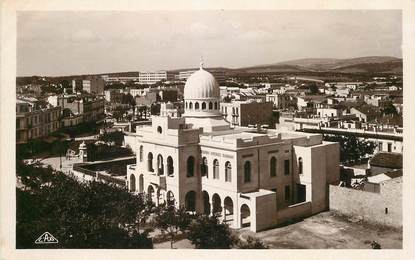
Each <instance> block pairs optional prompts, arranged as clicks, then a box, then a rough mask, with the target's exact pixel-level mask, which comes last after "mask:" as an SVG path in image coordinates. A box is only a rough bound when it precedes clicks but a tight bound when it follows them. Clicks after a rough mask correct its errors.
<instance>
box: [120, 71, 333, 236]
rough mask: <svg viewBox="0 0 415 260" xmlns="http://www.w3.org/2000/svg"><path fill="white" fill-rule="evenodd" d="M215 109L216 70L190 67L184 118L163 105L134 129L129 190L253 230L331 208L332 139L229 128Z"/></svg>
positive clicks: (216, 97) (129, 169)
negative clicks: (157, 113) (146, 123)
mask: <svg viewBox="0 0 415 260" xmlns="http://www.w3.org/2000/svg"><path fill="white" fill-rule="evenodd" d="M271 106H272V104H271ZM220 107H221V105H220V95H219V86H218V83H217V82H216V80H215V78H214V77H213V75H212V74H210V73H209V72H207V71H205V70H204V69H203V68H201V69H200V70H198V71H197V72H195V73H193V74H192V75H191V76H190V77H189V78H188V79H187V81H186V85H185V89H184V111H185V113H184V115H183V116H182V117H177V116H175V114H173V113H170V112H169V111H168V109H167V108H168V107H167V106H166V107H163V108H165V110H166V111H162V112H161V113H160V114H161V116H153V117H152V124H151V125H149V126H142V127H137V128H136V134H135V136H136V142H135V144H136V147H137V148H136V149H137V153H136V154H137V162H136V164H134V165H129V166H128V167H127V180H128V181H127V185H128V189H129V190H130V191H131V192H140V193H146V194H147V195H149V196H150V197H151V198H152V200H153V201H154V202H155V203H156V204H162V203H171V204H173V205H176V206H177V207H178V206H183V207H185V208H186V209H187V210H188V211H192V212H197V213H205V214H218V215H219V216H220V218H221V219H222V220H223V221H224V222H226V223H228V224H229V225H230V226H231V227H234V228H240V227H245V226H250V229H251V230H252V231H254V232H256V231H259V230H263V229H267V228H270V227H272V226H274V225H276V224H280V223H284V222H286V221H289V220H291V219H293V218H299V217H305V216H309V215H311V214H315V213H318V212H321V211H323V210H326V209H327V208H328V193H327V190H328V184H331V183H337V182H338V180H339V146H338V144H337V143H330V142H323V141H322V136H321V135H319V134H305V133H297V132H280V131H276V130H268V131H266V132H264V131H253V130H252V129H250V128H244V127H235V128H231V127H230V124H229V123H228V122H226V121H225V120H224V119H223V116H222V113H221V110H220Z"/></svg>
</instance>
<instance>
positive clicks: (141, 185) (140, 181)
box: [138, 174, 144, 193]
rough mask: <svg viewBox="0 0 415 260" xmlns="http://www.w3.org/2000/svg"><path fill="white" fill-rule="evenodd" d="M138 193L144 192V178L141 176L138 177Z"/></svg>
mask: <svg viewBox="0 0 415 260" xmlns="http://www.w3.org/2000/svg"><path fill="white" fill-rule="evenodd" d="M138 191H139V192H140V193H143V192H144V176H143V175H142V174H140V177H138Z"/></svg>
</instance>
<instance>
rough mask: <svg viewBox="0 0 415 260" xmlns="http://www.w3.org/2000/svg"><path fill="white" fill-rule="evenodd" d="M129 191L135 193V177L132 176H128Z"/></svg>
mask: <svg viewBox="0 0 415 260" xmlns="http://www.w3.org/2000/svg"><path fill="white" fill-rule="evenodd" d="M130 191H132V192H135V191H136V190H135V176H134V174H131V175H130Z"/></svg>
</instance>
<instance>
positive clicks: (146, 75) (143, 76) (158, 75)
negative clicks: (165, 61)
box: [138, 70, 167, 84]
mask: <svg viewBox="0 0 415 260" xmlns="http://www.w3.org/2000/svg"><path fill="white" fill-rule="evenodd" d="M166 80H167V71H165V70H161V71H154V72H140V74H139V76H138V81H139V82H140V84H155V83H157V82H160V81H166Z"/></svg>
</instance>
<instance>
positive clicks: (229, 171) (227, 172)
mask: <svg viewBox="0 0 415 260" xmlns="http://www.w3.org/2000/svg"><path fill="white" fill-rule="evenodd" d="M225 181H226V182H231V181H232V166H231V163H230V162H226V163H225Z"/></svg>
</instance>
